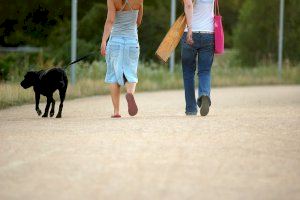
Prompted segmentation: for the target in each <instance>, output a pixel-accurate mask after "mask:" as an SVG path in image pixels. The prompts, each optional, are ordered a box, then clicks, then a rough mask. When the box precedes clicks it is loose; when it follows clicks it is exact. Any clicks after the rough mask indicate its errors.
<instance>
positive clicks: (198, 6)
mask: <svg viewBox="0 0 300 200" xmlns="http://www.w3.org/2000/svg"><path fill="white" fill-rule="evenodd" d="M187 31H188V30H187V28H186V29H185V32H187ZM192 31H193V32H198V31H204V32H211V33H213V32H214V0H196V1H195V4H194V11H193V18H192Z"/></svg>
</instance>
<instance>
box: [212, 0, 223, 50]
mask: <svg viewBox="0 0 300 200" xmlns="http://www.w3.org/2000/svg"><path fill="white" fill-rule="evenodd" d="M214 19H215V23H214V28H215V53H216V54H222V53H224V31H223V25H222V16H221V15H220V9H219V0H215V17H214Z"/></svg>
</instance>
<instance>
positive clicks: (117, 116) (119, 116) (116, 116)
mask: <svg viewBox="0 0 300 200" xmlns="http://www.w3.org/2000/svg"><path fill="white" fill-rule="evenodd" d="M111 118H121V115H112V116H111Z"/></svg>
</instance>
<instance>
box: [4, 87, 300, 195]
mask: <svg viewBox="0 0 300 200" xmlns="http://www.w3.org/2000/svg"><path fill="white" fill-rule="evenodd" d="M212 94H213V107H212V109H211V112H210V115H209V116H208V117H206V118H202V117H199V116H197V117H186V116H184V112H183V106H184V99H183V92H182V91H164V92H155V93H139V94H137V95H136V99H137V102H138V104H139V107H140V112H139V114H138V116H137V117H134V118H130V117H128V114H127V113H126V107H125V106H126V104H125V98H124V97H123V98H122V114H123V116H124V118H122V119H120V120H116V119H115V120H113V119H110V118H109V116H110V114H111V102H110V98H109V97H108V96H99V97H91V98H85V99H79V100H72V101H67V102H66V104H65V108H64V113H63V114H64V115H63V118H62V119H59V120H57V119H42V118H39V117H37V116H36V114H35V112H34V106H33V105H26V106H21V107H14V108H11V109H7V110H2V111H0V199H1V200H6V199H30V200H33V199H51V200H52V199H78V200H79V199H80V200H82V199H137V200H141V199H149V200H157V199H167V200H169V199H171V200H173V199H175V200H176V199H178V200H182V199H195V200H196V199H197V200H198V199H218V200H219V199H243V200H244V199H249V200H253V199H262V200H266V199H299V198H300V86H280V87H245V88H225V89H214V90H213V92H212ZM42 107H43V108H44V105H42Z"/></svg>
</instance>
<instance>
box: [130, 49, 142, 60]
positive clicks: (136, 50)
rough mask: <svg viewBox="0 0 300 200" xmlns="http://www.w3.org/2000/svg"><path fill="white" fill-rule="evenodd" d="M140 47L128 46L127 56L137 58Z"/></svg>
mask: <svg viewBox="0 0 300 200" xmlns="http://www.w3.org/2000/svg"><path fill="white" fill-rule="evenodd" d="M139 55H140V48H139V47H129V58H130V59H132V60H137V59H139Z"/></svg>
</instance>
